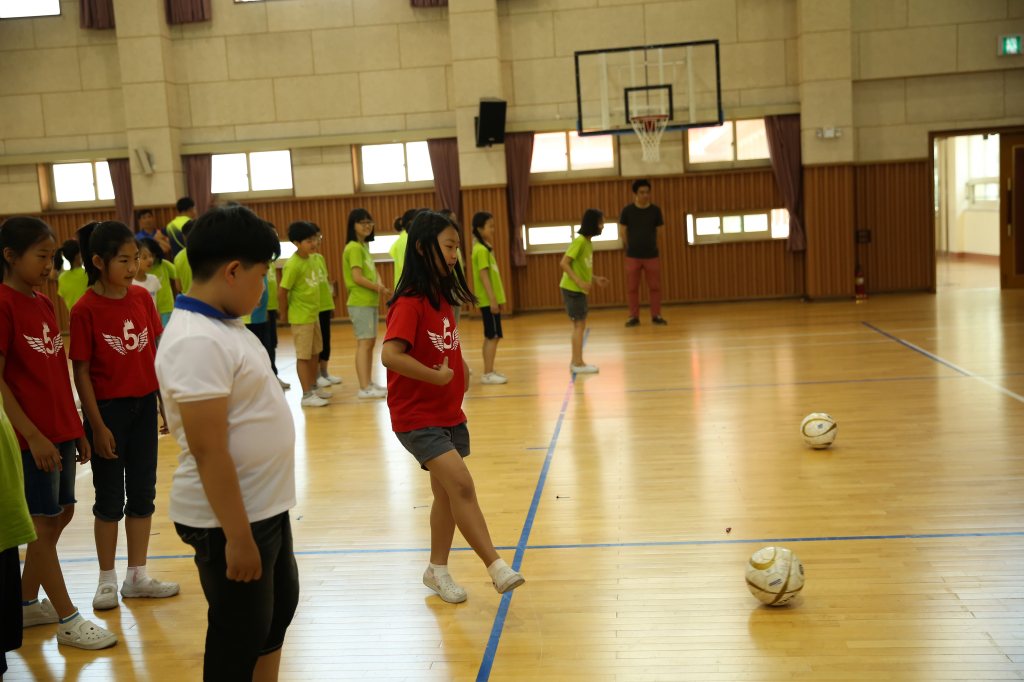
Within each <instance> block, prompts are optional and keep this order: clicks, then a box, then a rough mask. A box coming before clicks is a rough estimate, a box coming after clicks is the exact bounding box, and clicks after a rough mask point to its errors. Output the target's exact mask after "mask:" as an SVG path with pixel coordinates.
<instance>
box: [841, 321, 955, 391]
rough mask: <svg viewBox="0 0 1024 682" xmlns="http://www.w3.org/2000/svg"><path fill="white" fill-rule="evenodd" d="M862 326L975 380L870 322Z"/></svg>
mask: <svg viewBox="0 0 1024 682" xmlns="http://www.w3.org/2000/svg"><path fill="white" fill-rule="evenodd" d="M861 324H862V325H864V326H865V327H868V328H869V329H874V330H875V331H876V332H878V333H879V334H881V335H882V336H885V337H888V338H890V339H892V340H893V341H895V342H896V343H898V344H900V345H901V346H906V347H907V348H909V349H910V350H912V351H914V352H915V353H920V354H921V355H923V356H925V357H926V358H929V359H931V360H934V361H935V362H937V363H939V364H940V365H945V366H946V367H949V368H950V369H951V370H953V371H954V372H957V373H959V374H963V375H964V376H965V377H971V378H972V379H973V378H974V375H973V374H971V373H970V372H965V371H964V370H962V369H960V368H959V367H957V366H956V365H953V364H950V363H948V362H946V361H945V360H943V359H942V358H940V357H939V356H938V355H933V354H931V353H929V352H928V351H926V350H924V349H923V348H918V347H917V346H915V345H914V344H912V343H907V342H906V341H904V340H903V339H901V338H898V337H895V336H893V335H892V334H890V333H889V332H885V331H882V330H881V329H879V328H878V327H876V326H875V325H873V324H871V323H870V322H864V321H862V322H861Z"/></svg>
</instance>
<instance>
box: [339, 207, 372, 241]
mask: <svg viewBox="0 0 1024 682" xmlns="http://www.w3.org/2000/svg"><path fill="white" fill-rule="evenodd" d="M363 220H373V216H371V215H370V212H369V211H367V210H366V209H365V208H353V209H352V212H351V213H349V214H348V230H347V231H346V232H345V243H346V244H348V243H349V242H357V241H359V237H357V236H356V223H358V222H361V221H363ZM376 231H377V228H376V227H374V228H373V230H371V231H370V235H369V236H368V237H367V238H366V240H365V241H366V243H367V244H369V243H370V242H372V241H373V233H374V232H376Z"/></svg>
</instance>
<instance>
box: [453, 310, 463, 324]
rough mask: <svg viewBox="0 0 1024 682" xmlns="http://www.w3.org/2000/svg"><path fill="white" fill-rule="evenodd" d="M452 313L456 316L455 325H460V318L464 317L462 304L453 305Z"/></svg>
mask: <svg viewBox="0 0 1024 682" xmlns="http://www.w3.org/2000/svg"><path fill="white" fill-rule="evenodd" d="M452 315H454V316H455V326H456V327H458V326H459V319H460V318H461V317H462V306H461V305H453V306H452Z"/></svg>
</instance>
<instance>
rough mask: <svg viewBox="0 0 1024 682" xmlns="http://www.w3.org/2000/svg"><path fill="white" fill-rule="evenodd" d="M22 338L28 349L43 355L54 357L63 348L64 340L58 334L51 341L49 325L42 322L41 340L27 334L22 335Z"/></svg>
mask: <svg viewBox="0 0 1024 682" xmlns="http://www.w3.org/2000/svg"><path fill="white" fill-rule="evenodd" d="M22 336H23V337H25V340H26V341H28V346H29V348H31V349H32V350H35V351H39V352H40V353H42V354H43V355H56V354H57V352H58V351H60V349H61V348H63V347H64V339H63V338H61V335H60V334H57V336H56V337H54V338H53V339H51V338H50V325H48V324H46V323H45V322H43V338H41V339H39V338H36V337H34V336H29V335H28V334H22Z"/></svg>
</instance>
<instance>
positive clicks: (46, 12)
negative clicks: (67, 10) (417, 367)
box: [0, 0, 60, 19]
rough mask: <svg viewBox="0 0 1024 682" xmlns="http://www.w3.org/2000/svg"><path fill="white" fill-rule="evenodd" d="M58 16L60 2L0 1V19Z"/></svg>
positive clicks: (38, 0)
mask: <svg viewBox="0 0 1024 682" xmlns="http://www.w3.org/2000/svg"><path fill="white" fill-rule="evenodd" d="M56 16H60V0H0V19H16V18H18V17H56Z"/></svg>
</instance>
